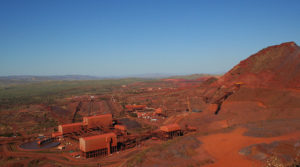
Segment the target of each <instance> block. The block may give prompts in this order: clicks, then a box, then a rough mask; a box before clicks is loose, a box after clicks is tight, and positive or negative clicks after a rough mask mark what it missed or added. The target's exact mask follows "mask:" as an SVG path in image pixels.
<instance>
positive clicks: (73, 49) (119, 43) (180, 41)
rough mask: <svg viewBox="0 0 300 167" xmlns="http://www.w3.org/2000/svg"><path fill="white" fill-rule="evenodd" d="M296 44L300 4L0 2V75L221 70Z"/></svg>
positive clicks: (254, 0) (290, 0)
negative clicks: (274, 47)
mask: <svg viewBox="0 0 300 167" xmlns="http://www.w3.org/2000/svg"><path fill="white" fill-rule="evenodd" d="M287 41H295V42H296V43H297V44H298V45H300V1H299V0H248V1H247V0H237V1H230V0H219V1H217V0H133V1H132V0H36V1H33V0H19V1H17V0H0V75H2V76H3V75H65V74H83V75H96V76H116V75H117V76H120V75H134V74H148V73H167V74H191V73H223V72H226V71H228V70H229V69H231V68H232V67H233V66H234V65H235V64H237V63H238V62H239V61H241V60H242V59H245V58H247V57H248V56H250V55H251V54H254V53H255V52H257V51H259V50H260V49H262V48H264V47H267V46H270V45H274V44H279V43H282V42H287Z"/></svg>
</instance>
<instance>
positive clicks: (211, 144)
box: [199, 128, 300, 167]
mask: <svg viewBox="0 0 300 167" xmlns="http://www.w3.org/2000/svg"><path fill="white" fill-rule="evenodd" d="M245 131H246V129H244V128H238V129H235V130H234V131H232V132H229V133H218V134H212V135H208V136H203V137H199V140H200V141H202V142H203V144H202V145H201V147H203V148H204V149H205V150H206V151H207V152H208V153H209V154H210V155H211V156H212V157H213V158H215V163H213V164H210V165H207V167H220V166H224V167H227V166H228V167H233V166H236V167H238V166H241V167H248V166H249V167H253V166H257V167H259V166H263V165H264V164H263V163H262V162H260V161H258V160H253V159H249V158H248V157H246V156H243V155H241V154H239V151H240V150H241V149H242V148H244V147H247V146H249V145H252V144H258V143H267V144H268V143H271V142H273V141H279V140H288V139H299V138H300V132H299V131H298V132H294V133H290V134H286V135H283V136H278V137H270V138H257V137H249V136H244V135H243V133H244V132H245Z"/></svg>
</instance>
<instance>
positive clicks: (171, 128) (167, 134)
mask: <svg viewBox="0 0 300 167" xmlns="http://www.w3.org/2000/svg"><path fill="white" fill-rule="evenodd" d="M160 131H161V132H162V134H163V135H162V136H163V137H164V139H172V138H173V137H176V136H182V135H183V132H182V130H181V128H180V126H179V125H178V124H170V125H166V126H161V127H160Z"/></svg>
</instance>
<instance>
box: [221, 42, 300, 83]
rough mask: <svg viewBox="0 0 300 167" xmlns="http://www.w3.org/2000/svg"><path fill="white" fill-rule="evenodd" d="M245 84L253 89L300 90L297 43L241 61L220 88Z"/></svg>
mask: <svg viewBox="0 0 300 167" xmlns="http://www.w3.org/2000/svg"><path fill="white" fill-rule="evenodd" d="M237 82H243V83H245V84H246V85H248V86H249V87H266V88H300V47H299V46H297V45H296V44H295V43H294V42H287V43H282V44H280V45H275V46H270V47H268V48H265V49H263V50H261V51H259V52H258V53H256V54H254V55H252V56H250V57H249V58H247V59H245V60H243V61H241V62H240V63H239V64H238V65H236V66H235V67H234V68H233V69H231V70H230V71H229V72H227V73H226V74H225V75H224V76H223V77H221V78H220V79H219V84H222V85H227V86H228V85H232V84H234V83H237Z"/></svg>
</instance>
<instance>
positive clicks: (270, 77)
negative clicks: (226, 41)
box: [203, 42, 300, 122]
mask: <svg viewBox="0 0 300 167" xmlns="http://www.w3.org/2000/svg"><path fill="white" fill-rule="evenodd" d="M203 100H204V102H205V103H206V104H208V107H207V108H208V109H210V108H209V106H210V105H211V104H215V105H217V106H218V108H217V109H216V111H214V112H215V114H219V113H222V114H221V115H223V116H225V115H227V116H226V119H227V118H235V120H236V121H237V122H244V121H246V120H248V121H254V120H257V119H258V117H259V119H262V120H268V119H279V118H280V119H281V118H287V117H289V118H299V115H300V112H298V111H299V109H300V104H299V100H300V47H299V46H297V45H296V44H295V43H294V42H287V43H282V44H280V45H275V46H270V47H268V48H265V49H263V50H261V51H259V52H258V53H256V54H254V55H252V56H250V57H249V58H247V59H245V60H243V61H241V62H240V63H239V64H238V65H236V66H235V67H234V68H232V69H231V70H230V71H229V72H227V73H226V74H225V75H223V76H222V77H220V78H219V79H218V80H217V81H215V82H213V83H211V84H210V85H209V86H206V89H205V91H204V92H203ZM208 109H207V111H208V112H210V113H211V112H212V111H210V110H208ZM246 122H247V121H246Z"/></svg>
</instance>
